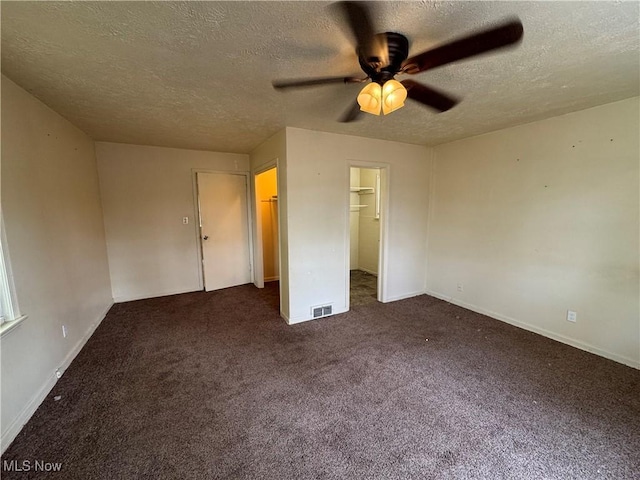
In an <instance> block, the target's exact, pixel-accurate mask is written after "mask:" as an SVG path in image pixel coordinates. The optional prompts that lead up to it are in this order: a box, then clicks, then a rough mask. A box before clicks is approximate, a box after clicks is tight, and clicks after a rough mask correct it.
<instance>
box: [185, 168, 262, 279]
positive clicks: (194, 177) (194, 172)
mask: <svg viewBox="0 0 640 480" xmlns="http://www.w3.org/2000/svg"><path fill="white" fill-rule="evenodd" d="M198 173H216V174H221V175H241V176H243V177H244V180H245V185H246V187H247V188H246V195H247V228H248V229H249V268H250V269H251V276H250V281H251V282H253V281H254V259H253V243H254V240H253V230H252V228H251V218H252V216H253V208H252V205H251V184H250V182H249V172H242V171H240V172H238V171H235V170H214V169H210V168H192V169H191V184H192V190H193V208H194V214H193V218H194V222H193V229H194V232H195V235H196V242H197V245H198V248H196V255H197V259H198V266H199V268H198V283H199V287H200V290H204V256H203V254H202V235H201V232H200V196H199V195H198Z"/></svg>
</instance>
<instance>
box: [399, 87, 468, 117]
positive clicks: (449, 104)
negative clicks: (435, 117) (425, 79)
mask: <svg viewBox="0 0 640 480" xmlns="http://www.w3.org/2000/svg"><path fill="white" fill-rule="evenodd" d="M400 83H402V85H404V86H405V88H406V89H407V97H409V98H410V99H412V100H415V101H417V102H420V103H422V104H424V105H426V106H427V107H431V108H433V109H435V110H438V111H439V112H446V111H447V110H449V109H450V108H453V107H454V106H456V105H457V104H458V100H456V99H455V98H452V97H449V96H448V95H446V94H445V93H443V92H440V91H438V90H436V89H434V88H431V87H427V86H426V85H423V84H422V83H418V82H414V81H413V80H403V81H402V82H400Z"/></svg>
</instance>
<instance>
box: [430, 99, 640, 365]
mask: <svg viewBox="0 0 640 480" xmlns="http://www.w3.org/2000/svg"><path fill="white" fill-rule="evenodd" d="M638 110H639V109H638V98H634V99H629V100H624V101H621V102H616V103H612V104H608V105H603V106H600V107H595V108H591V109H588V110H584V111H580V112H576V113H571V114H568V115H564V116H560V117H555V118H551V119H548V120H543V121H539V122H535V123H531V124H527V125H522V126H519V127H515V128H510V129H506V130H501V131H498V132H494V133H490V134H487V135H483V136H479V137H474V138H469V139H465V140H460V141H457V142H453V143H449V144H446V145H441V146H439V147H436V149H435V164H434V168H435V170H434V186H435V188H434V189H433V197H432V202H431V204H432V209H431V214H430V223H429V231H430V235H429V243H428V260H429V262H428V275H427V288H428V290H429V291H430V292H431V293H433V294H435V295H436V296H439V297H441V298H446V299H451V300H452V301H453V302H455V303H458V304H460V305H463V306H466V307H468V308H471V309H473V310H477V311H481V312H485V313H489V314H490V315H491V316H494V317H496V318H501V319H503V320H506V321H508V322H510V323H513V324H516V325H519V326H523V327H524V328H527V329H529V330H533V331H536V332H539V333H542V334H543V335H547V336H549V337H552V338H556V339H559V340H561V341H564V342H566V343H569V344H572V345H576V346H578V347H580V348H584V349H586V350H590V351H594V352H596V353H598V354H600V355H604V356H606V357H609V358H612V359H615V360H617V361H620V362H623V363H627V364H629V365H634V366H636V367H638V366H640V340H639V339H640V313H639V274H638V266H639V257H638V231H639V216H640V212H639V199H638V192H639V180H638V175H639V173H638V164H639V158H640V151H639V147H638V137H639V133H638V132H639V130H640V126H639V120H638V119H639V111H638ZM458 284H463V291H462V292H460V291H458V287H457V286H458ZM567 310H574V311H576V312H577V315H578V316H577V322H576V323H570V322H568V321H567V320H566V316H567Z"/></svg>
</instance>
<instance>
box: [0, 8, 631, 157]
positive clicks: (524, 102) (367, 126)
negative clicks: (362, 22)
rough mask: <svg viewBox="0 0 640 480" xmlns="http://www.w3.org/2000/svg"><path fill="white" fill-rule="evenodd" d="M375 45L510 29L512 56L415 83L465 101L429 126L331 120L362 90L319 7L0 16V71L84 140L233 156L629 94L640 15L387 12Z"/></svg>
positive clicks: (462, 125) (545, 111)
mask: <svg viewBox="0 0 640 480" xmlns="http://www.w3.org/2000/svg"><path fill="white" fill-rule="evenodd" d="M376 6H377V7H378V8H377V9H376V11H377V13H376V15H375V17H374V22H375V24H376V27H377V29H378V30H379V31H397V32H399V33H403V34H405V35H407V36H408V37H409V40H410V42H411V50H410V53H411V54H416V53H418V52H420V51H422V50H425V49H427V48H430V47H433V46H435V45H437V44H440V43H442V42H445V41H447V40H450V39H452V38H455V37H457V36H459V35H461V34H465V33H468V32H471V31H474V30H475V29H479V28H482V27H484V26H487V25H490V24H492V23H495V22H496V21H499V20H502V19H505V18H509V17H511V16H517V17H519V18H520V20H521V21H522V23H523V24H524V31H525V33H524V40H523V42H522V44H521V45H520V46H519V47H517V48H515V49H512V50H505V51H502V52H500V53H496V54H493V55H488V56H482V57H476V58H473V59H470V60H466V61H462V62H457V63H454V64H450V65H447V66H444V67H441V68H438V69H435V70H432V71H428V72H424V73H422V74H419V75H416V76H413V77H412V78H413V79H415V80H418V81H421V82H424V83H427V84H429V85H432V86H434V87H438V88H440V89H443V90H445V91H447V92H450V93H452V94H454V95H456V96H459V97H460V98H462V102H461V103H460V104H459V105H458V106H456V107H455V108H453V109H452V110H450V111H448V112H446V113H442V114H435V113H433V112H432V111H430V110H428V109H426V108H424V107H422V106H420V105H419V104H416V103H412V102H408V103H407V105H406V107H405V108H402V109H400V110H398V111H396V112H394V113H392V114H391V115H389V116H386V117H384V116H381V117H375V116H372V115H366V114H364V115H362V116H361V117H362V119H361V120H360V121H357V122H354V123H350V124H342V123H338V122H337V121H336V119H337V118H338V117H339V116H340V115H341V114H342V112H343V111H344V110H345V109H346V108H347V107H348V106H349V105H350V104H351V102H353V101H354V99H355V97H356V95H357V93H358V91H359V90H360V88H362V87H361V85H358V84H355V85H342V84H338V85H330V86H322V87H316V88H312V89H303V90H296V91H287V92H281V91H275V90H273V88H272V87H271V80H272V79H276V78H291V77H305V76H333V75H358V76H359V75H360V74H361V71H360V69H359V67H358V63H357V58H356V55H355V52H354V47H353V45H352V41H351V39H350V37H349V35H348V31H347V30H346V29H345V26H344V25H343V24H342V23H341V22H340V21H338V19H337V18H335V16H334V15H333V14H332V13H331V10H330V9H329V8H327V7H328V3H327V2H7V1H3V2H2V4H1V8H2V71H3V73H4V74H5V75H7V76H8V77H9V78H11V79H12V80H14V81H15V82H16V83H18V84H19V85H21V86H22V87H24V88H25V89H27V90H28V91H29V92H31V93H32V94H33V95H35V96H36V97H38V98H40V99H41V100H42V101H43V102H44V103H46V104H47V105H49V106H50V107H51V108H53V109H54V110H56V111H57V112H59V113H60V114H62V115H63V116H65V117H66V118H67V119H69V120H70V121H71V122H72V123H74V124H75V125H77V126H78V127H79V128H81V129H82V130H84V131H85V132H86V133H88V134H89V135H90V136H92V137H93V138H94V139H96V140H104V141H112V142H123V143H138V144H147V145H161V146H172V147H182V148H194V149H206V150H214V151H226V152H241V153H246V152H249V151H251V150H252V149H253V148H255V147H256V146H258V145H259V144H260V143H261V142H262V141H264V140H265V139H267V138H268V137H269V136H271V135H272V134H274V133H275V132H277V131H278V130H280V129H282V128H283V127H285V126H294V127H301V128H309V129H314V130H322V131H328V132H336V133H344V134H351V135H360V136H365V137H375V138H383V139H388V140H396V141H400V142H407V143H416V144H425V145H435V144H438V143H442V142H446V141H450V140H454V139H458V138H463V137H467V136H470V135H475V134H480V133H484V132H488V131H491V130H496V129H499V128H504V127H507V126H511V125H517V124H521V123H526V122H530V121H533V120H537V119H541V118H546V117H550V116H554V115H558V114H562V113H566V112H570V111H575V110H580V109H583V108H587V107H590V106H594V105H599V104H603V103H607V102H611V101H615V100H620V99H623V98H628V97H631V96H636V95H638V94H639V83H640V80H639V72H640V60H639V58H640V54H639V43H640V40H639V27H638V25H639V3H638V2H602V1H598V2H457V1H456V2H434V1H419V2H418V1H416V2H384V3H382V2H381V3H376Z"/></svg>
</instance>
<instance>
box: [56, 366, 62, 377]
mask: <svg viewBox="0 0 640 480" xmlns="http://www.w3.org/2000/svg"><path fill="white" fill-rule="evenodd" d="M61 376H62V372H61V371H60V369H59V368H58V369H57V370H56V378H60V377H61Z"/></svg>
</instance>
